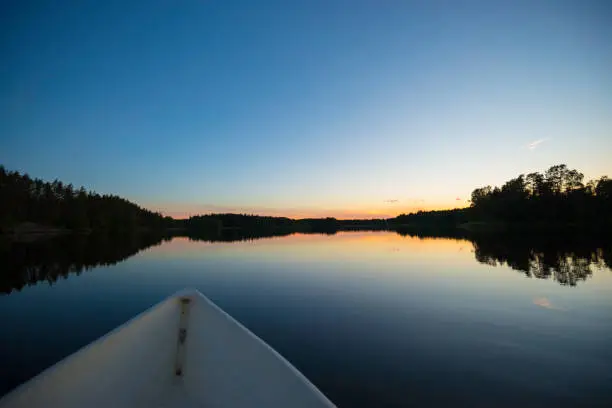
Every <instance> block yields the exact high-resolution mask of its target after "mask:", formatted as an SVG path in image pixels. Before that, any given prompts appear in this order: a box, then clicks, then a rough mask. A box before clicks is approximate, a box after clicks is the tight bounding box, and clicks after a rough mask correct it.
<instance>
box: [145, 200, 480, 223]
mask: <svg viewBox="0 0 612 408" xmlns="http://www.w3.org/2000/svg"><path fill="white" fill-rule="evenodd" d="M456 203H457V204H458V203H459V201H456ZM457 204H455V205H452V204H446V205H445V204H437V205H435V204H432V205H427V206H426V205H421V206H403V207H400V206H397V207H396V208H395V209H393V210H391V209H390V208H389V207H386V208H373V209H368V208H365V209H347V210H339V209H319V208H316V209H314V208H303V209H297V208H286V209H283V208H267V207H239V206H236V207H233V206H232V207H230V206H227V207H225V206H199V205H189V204H170V205H166V206H164V205H157V206H151V207H150V208H153V209H154V211H159V212H160V213H161V214H162V215H164V216H170V217H172V218H174V219H179V220H180V219H188V218H189V217H191V216H196V215H206V214H224V213H235V214H252V215H261V216H272V217H287V218H291V219H303V218H325V217H333V218H336V219H339V220H351V219H383V218H385V219H386V218H394V217H397V216H398V215H400V214H409V213H414V212H418V211H438V210H449V209H457V208H466V207H467V206H468V204H467V203H463V202H462V204H463V205H457Z"/></svg>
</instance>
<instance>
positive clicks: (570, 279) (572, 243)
mask: <svg viewBox="0 0 612 408" xmlns="http://www.w3.org/2000/svg"><path fill="white" fill-rule="evenodd" d="M398 233H399V234H401V235H410V236H417V237H421V238H425V237H427V238H430V237H438V238H439V237H446V238H451V239H467V240H470V241H471V242H472V245H473V246H474V256H475V258H476V260H477V261H478V262H480V263H483V264H487V265H491V266H503V265H505V266H508V267H510V268H512V269H514V270H517V271H520V272H522V273H524V274H525V276H528V277H534V278H538V279H551V278H552V279H554V280H555V281H557V282H558V283H559V284H561V285H568V286H576V285H577V284H578V282H581V281H585V280H586V279H587V278H589V277H590V276H591V275H592V274H593V270H594V269H596V268H607V269H612V239H611V238H610V237H605V236H601V235H588V234H576V233H557V234H554V235H553V234H541V233H540V234H533V233H531V234H510V233H506V234H473V233H470V232H467V231H464V230H457V229H447V230H443V231H440V230H436V231H424V230H419V231H415V230H412V231H410V230H403V231H398Z"/></svg>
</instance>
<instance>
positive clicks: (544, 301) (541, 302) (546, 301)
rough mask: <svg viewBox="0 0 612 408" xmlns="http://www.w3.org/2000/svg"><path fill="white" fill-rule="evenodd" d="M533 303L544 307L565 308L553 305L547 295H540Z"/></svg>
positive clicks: (552, 308)
mask: <svg viewBox="0 0 612 408" xmlns="http://www.w3.org/2000/svg"><path fill="white" fill-rule="evenodd" d="M533 304H534V305H536V306H540V307H543V308H544V309H551V310H563V308H560V307H558V306H555V305H553V304H552V303H551V301H550V300H549V299H548V298H546V297H539V298H535V299H533Z"/></svg>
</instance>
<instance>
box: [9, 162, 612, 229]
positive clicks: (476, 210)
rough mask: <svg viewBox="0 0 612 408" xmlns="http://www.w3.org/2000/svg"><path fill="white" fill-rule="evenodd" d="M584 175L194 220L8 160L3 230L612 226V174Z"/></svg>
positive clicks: (549, 174)
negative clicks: (26, 226) (466, 192)
mask: <svg viewBox="0 0 612 408" xmlns="http://www.w3.org/2000/svg"><path fill="white" fill-rule="evenodd" d="M583 180H584V175H583V174H582V173H580V172H578V171H577V170H573V169H568V168H567V166H566V165H564V164H561V165H556V166H552V167H551V168H549V169H548V170H547V171H546V172H544V173H530V174H527V175H526V176H525V175H520V176H518V177H517V178H514V179H512V180H509V181H508V182H506V183H505V184H504V185H502V186H501V187H491V186H486V187H481V188H477V189H475V190H474V191H473V192H472V195H471V205H470V207H468V208H461V209H453V210H442V211H419V212H416V213H411V214H401V215H399V216H397V217H395V218H390V219H386V220H385V219H377V220H337V219H335V218H331V217H328V218H308V219H298V220H295V219H291V218H287V217H266V216H258V215H249V214H208V215H198V216H192V217H190V218H188V219H186V220H177V219H173V218H171V217H164V216H162V215H161V214H160V213H157V212H152V211H149V210H147V209H145V208H142V207H140V206H139V205H137V204H135V203H132V202H130V201H128V200H126V199H124V198H121V197H118V196H114V195H100V194H97V193H95V192H91V191H87V190H85V189H84V188H83V187H80V188H78V189H76V188H75V187H73V186H72V184H64V183H62V182H61V181H58V180H54V181H53V182H45V181H43V180H41V179H38V178H34V179H32V178H31V177H30V176H29V175H28V174H20V173H19V172H16V171H7V170H6V169H5V168H4V167H2V166H0V232H3V231H7V230H8V231H10V230H11V228H13V227H14V226H16V225H19V224H20V223H24V222H33V223H37V224H41V225H45V226H53V227H59V228H65V229H68V230H83V231H107V232H116V231H124V232H125V231H133V230H166V229H174V230H183V231H186V233H190V234H193V233H194V232H196V231H199V232H200V233H203V232H205V233H206V234H207V235H208V236H210V235H211V234H215V233H216V234H220V232H221V231H223V230H227V229H242V230H245V231H253V232H254V233H256V234H259V235H261V234H264V232H265V233H267V232H266V231H270V230H278V231H279V232H288V231H293V232H325V233H333V232H335V231H339V230H343V229H397V228H407V227H410V228H421V229H429V230H431V229H438V230H442V231H443V230H444V229H448V228H455V227H457V226H460V225H463V226H466V227H474V226H475V225H477V224H478V223H480V224H487V225H498V226H499V225H503V226H504V227H505V228H506V227H511V228H513V227H521V228H543V229H551V228H555V227H559V226H580V227H585V226H588V227H592V228H598V229H602V228H609V227H611V226H612V180H610V179H609V178H607V177H605V176H604V177H601V178H600V179H598V180H592V181H589V182H587V183H584V182H583Z"/></svg>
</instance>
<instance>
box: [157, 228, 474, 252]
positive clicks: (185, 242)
mask: <svg viewBox="0 0 612 408" xmlns="http://www.w3.org/2000/svg"><path fill="white" fill-rule="evenodd" d="M471 250H472V245H471V243H470V242H469V241H466V240H455V239H448V238H418V237H410V236H401V235H398V234H395V233H390V232H388V231H378V232H372V231H369V232H349V231H342V232H338V233H336V234H334V235H326V234H303V233H296V234H292V235H288V236H284V237H270V238H263V239H256V240H249V241H236V242H208V241H195V240H192V239H190V238H187V237H175V238H174V239H173V240H172V241H170V242H168V243H166V244H164V245H162V246H159V247H155V248H152V249H151V250H150V251H151V254H150V256H159V257H168V258H172V257H185V256H189V257H200V256H213V257H215V256H224V254H231V255H232V256H233V257H241V256H247V255H248V256H252V257H257V258H261V257H277V258H287V257H298V258H301V259H304V258H309V257H316V258H321V257H326V255H329V256H334V257H336V256H338V255H341V256H342V258H343V259H350V258H355V257H356V258H361V259H365V258H387V257H393V258H395V259H398V258H404V257H411V258H414V257H428V256H435V257H437V258H439V259H446V258H449V257H451V258H456V257H462V256H463V255H462V253H463V254H465V255H467V254H470V252H471ZM469 257H470V258H471V257H472V256H471V254H470V255H469Z"/></svg>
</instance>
